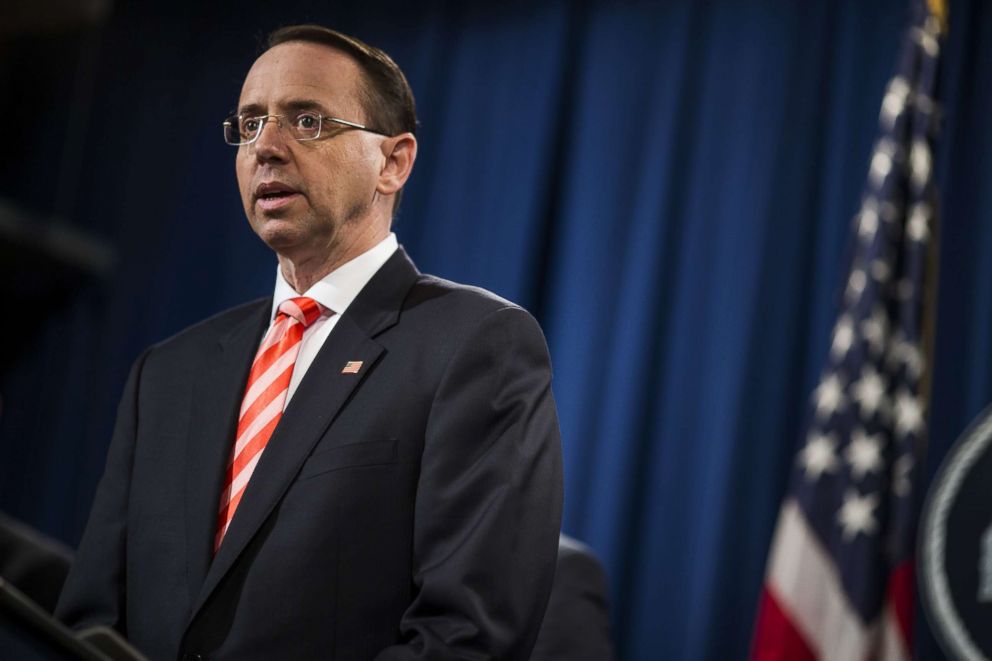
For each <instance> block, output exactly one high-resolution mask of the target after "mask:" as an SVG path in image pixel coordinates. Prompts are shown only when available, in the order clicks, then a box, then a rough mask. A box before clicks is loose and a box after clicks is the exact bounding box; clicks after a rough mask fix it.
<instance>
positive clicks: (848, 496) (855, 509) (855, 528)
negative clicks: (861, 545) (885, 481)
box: [837, 489, 878, 542]
mask: <svg viewBox="0 0 992 661" xmlns="http://www.w3.org/2000/svg"><path fill="white" fill-rule="evenodd" d="M877 505H878V495H877V494H867V495H865V496H861V495H859V494H858V492H857V491H855V490H854V489H848V490H847V492H846V493H845V494H844V504H843V505H841V506H840V511H838V512H837V522H838V523H839V524H840V526H841V528H842V529H843V537H844V541H845V542H850V541H851V540H853V539H854V538H855V537H857V536H858V534H859V533H860V534H864V535H870V534H872V533H874V532H875V529H876V528H877V527H878V522H877V521H876V520H875V512H874V510H875V507H876V506H877Z"/></svg>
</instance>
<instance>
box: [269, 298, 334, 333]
mask: <svg viewBox="0 0 992 661" xmlns="http://www.w3.org/2000/svg"><path fill="white" fill-rule="evenodd" d="M323 312H324V306H322V305H321V304H320V303H318V302H317V301H315V300H313V299H312V298H307V297H306V296H297V297H296V298H287V299H286V300H285V301H283V302H282V303H280V304H279V314H284V315H286V316H287V317H292V318H293V319H296V320H297V321H298V322H300V323H301V324H303V327H304V328H306V327H307V326H309V325H310V324H312V323H313V322H315V321H317V318H318V317H320V315H321V314H323Z"/></svg>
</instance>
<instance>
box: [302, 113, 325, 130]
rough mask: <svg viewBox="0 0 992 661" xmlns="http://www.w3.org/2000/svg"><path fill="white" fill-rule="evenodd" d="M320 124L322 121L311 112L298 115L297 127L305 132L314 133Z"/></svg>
mask: <svg viewBox="0 0 992 661" xmlns="http://www.w3.org/2000/svg"><path fill="white" fill-rule="evenodd" d="M319 124H320V120H318V119H317V116H316V115H314V114H312V113H309V112H305V113H303V114H301V115H297V117H296V126H297V127H299V128H301V129H303V130H304V131H314V130H316V129H317V126H318V125H319Z"/></svg>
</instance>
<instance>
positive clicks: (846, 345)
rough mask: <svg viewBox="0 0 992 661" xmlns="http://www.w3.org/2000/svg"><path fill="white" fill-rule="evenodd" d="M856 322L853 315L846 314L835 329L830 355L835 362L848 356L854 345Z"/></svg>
mask: <svg viewBox="0 0 992 661" xmlns="http://www.w3.org/2000/svg"><path fill="white" fill-rule="evenodd" d="M854 338H855V334H854V322H853V321H851V315H849V314H845V315H843V316H842V317H841V318H840V319H839V320H838V321H837V326H836V327H835V328H834V339H833V343H832V344H831V345H830V355H831V356H833V358H834V360H840V359H842V358H843V357H844V356H846V355H847V352H848V351H849V350H850V348H851V345H853V344H854Z"/></svg>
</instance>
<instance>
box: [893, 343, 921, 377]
mask: <svg viewBox="0 0 992 661" xmlns="http://www.w3.org/2000/svg"><path fill="white" fill-rule="evenodd" d="M886 360H887V362H888V365H889V369H896V368H898V367H899V366H900V365H902V366H904V367H905V368H906V374H907V375H908V376H909V377H911V378H913V379H918V378H920V374H921V373H922V371H923V356H922V355H921V354H920V350H919V349H918V348H917V347H916V345H915V344H913V343H912V342H907V341H906V339H905V338H904V337H903V335H902V333H901V332H900V333H898V334H897V335H896V337H895V338H894V340H893V341H892V343H891V344H890V345H889V353H888V356H887V357H886Z"/></svg>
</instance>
